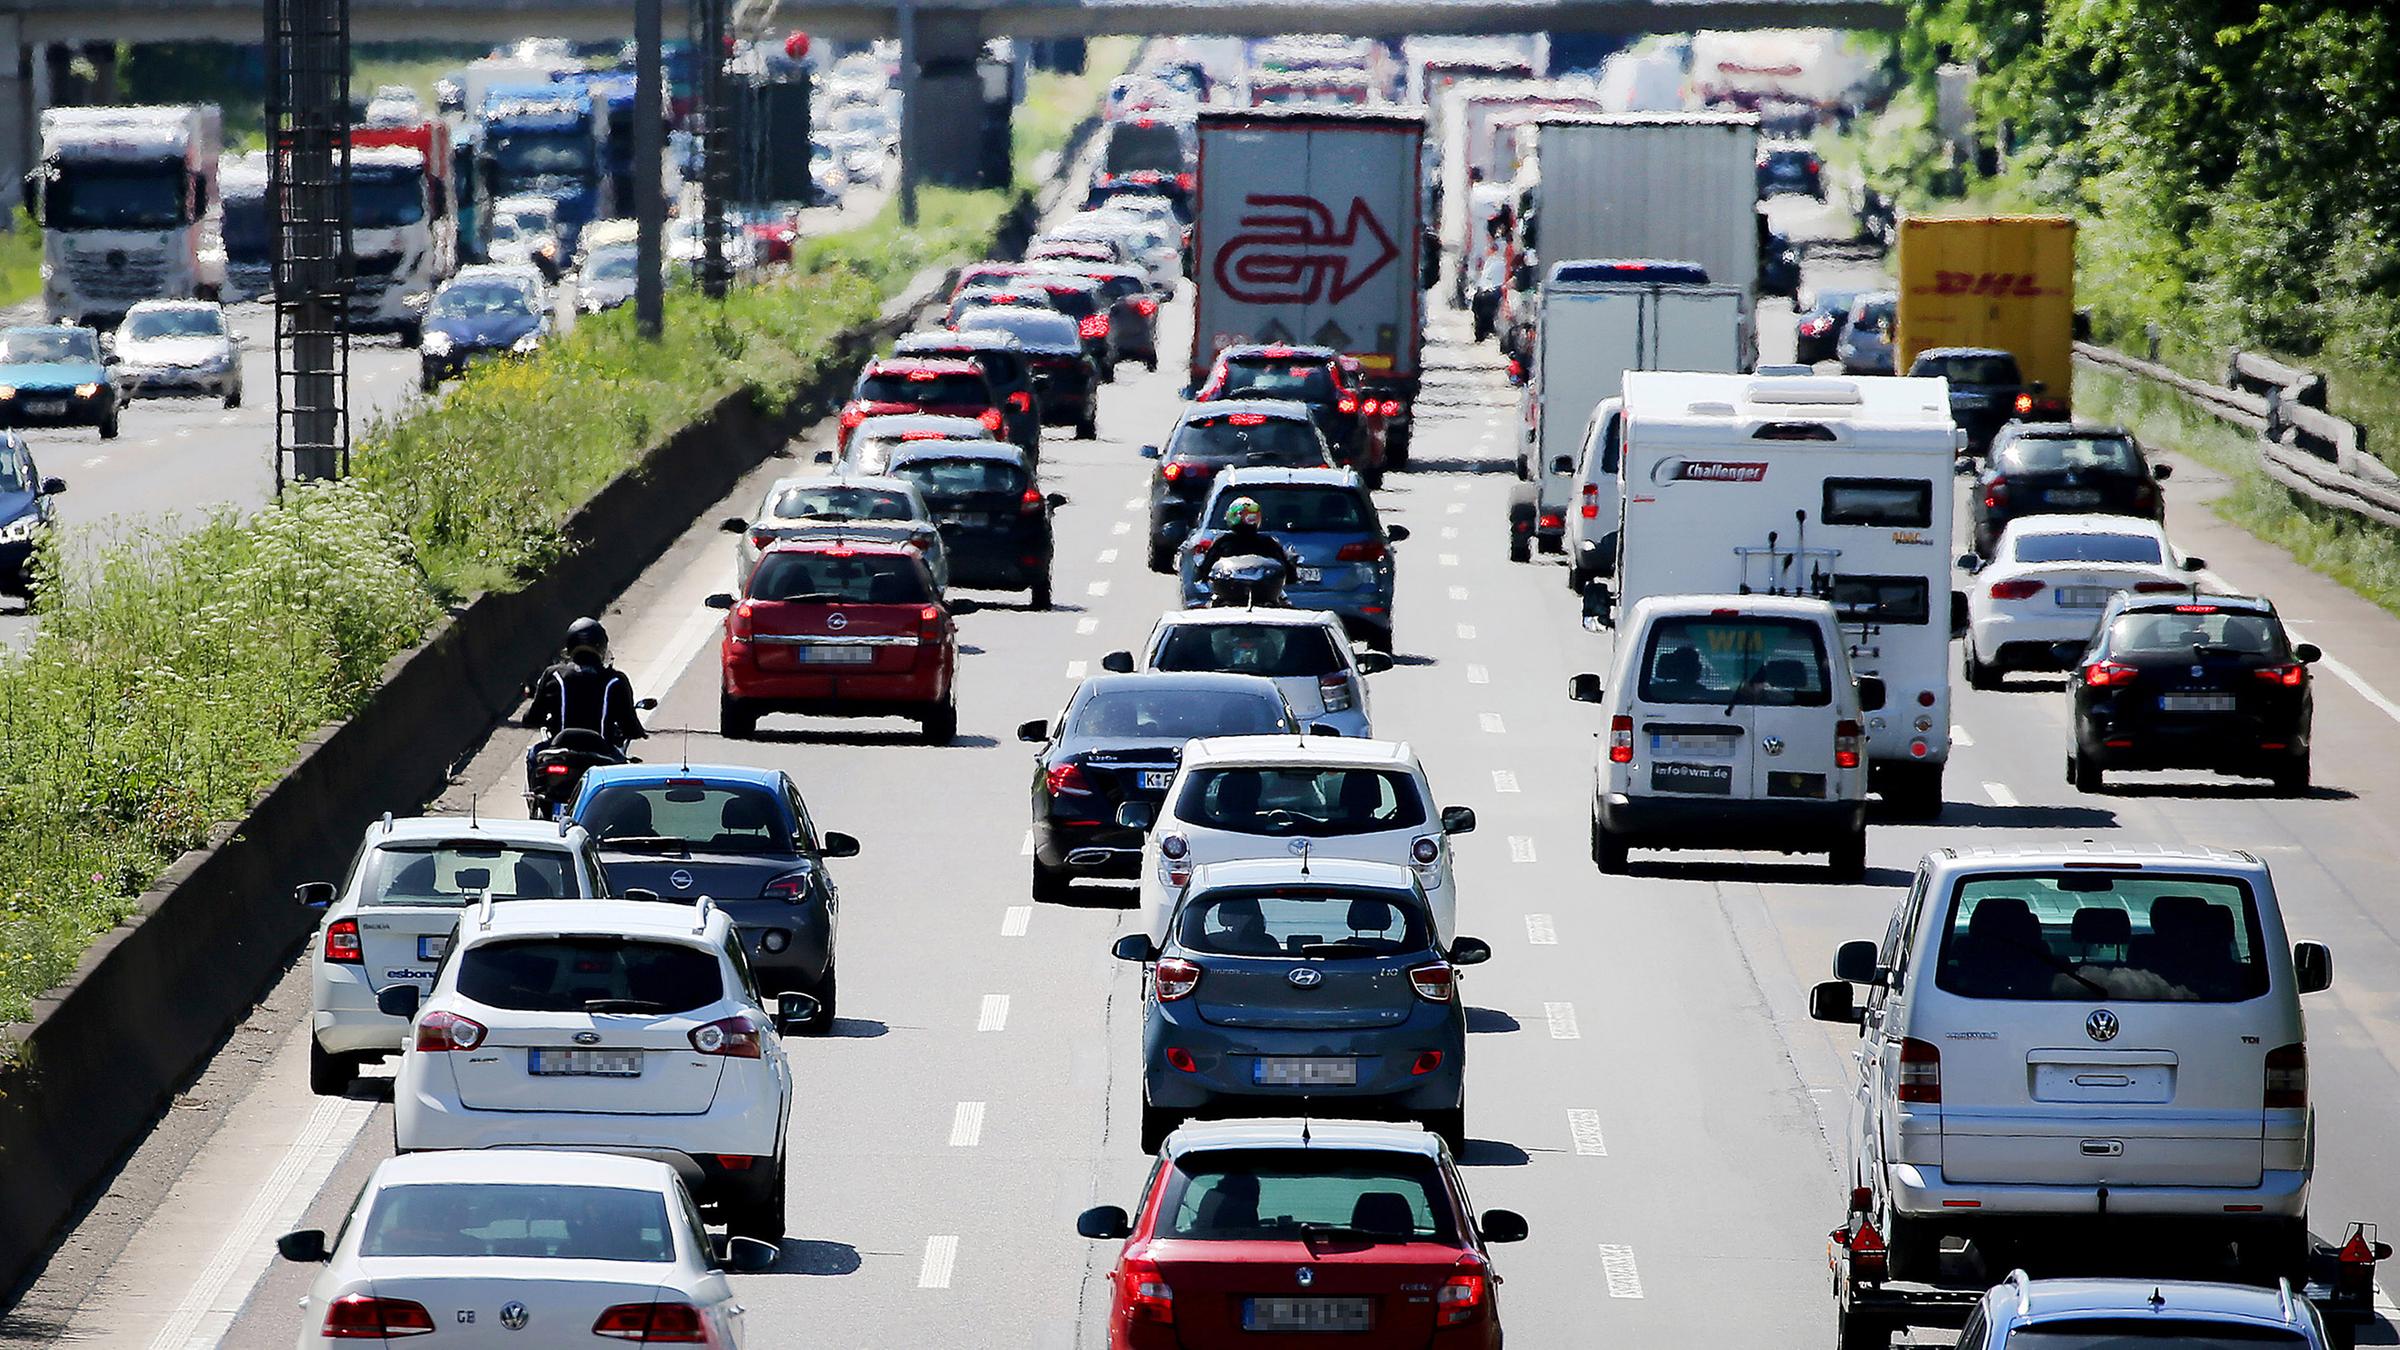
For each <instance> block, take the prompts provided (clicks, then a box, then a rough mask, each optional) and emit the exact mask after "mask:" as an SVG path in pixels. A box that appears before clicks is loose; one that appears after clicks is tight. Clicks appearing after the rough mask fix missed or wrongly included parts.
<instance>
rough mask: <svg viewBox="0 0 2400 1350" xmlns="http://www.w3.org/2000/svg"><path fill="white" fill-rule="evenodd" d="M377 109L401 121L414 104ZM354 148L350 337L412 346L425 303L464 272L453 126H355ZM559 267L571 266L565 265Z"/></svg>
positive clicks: (390, 103) (388, 102)
mask: <svg viewBox="0 0 2400 1350" xmlns="http://www.w3.org/2000/svg"><path fill="white" fill-rule="evenodd" d="M399 92H400V93H402V94H407V92H408V91H406V90H401V91H399ZM375 106H380V107H382V108H383V109H385V110H386V113H387V115H392V116H398V115H400V114H401V113H403V112H404V111H405V110H406V109H409V108H414V107H415V101H414V96H413V95H410V96H409V102H408V103H407V104H406V105H402V104H399V103H398V102H396V101H395V100H393V99H390V98H385V99H384V100H382V102H381V103H380V104H379V105H371V106H370V113H372V112H373V109H374V107H375ZM350 146H351V149H350V245H351V255H352V260H353V261H352V267H351V272H350V295H349V306H350V326H351V330H352V331H353V332H361V333H391V334H394V335H396V336H397V337H398V338H399V339H400V343H401V345H402V346H404V347H413V346H415V345H417V342H418V340H419V338H420V336H421V335H422V334H423V332H424V323H425V305H426V302H427V301H429V300H431V299H432V298H433V292H434V289H435V288H436V287H438V286H440V285H441V284H442V282H443V281H445V280H447V279H448V278H449V276H450V274H451V273H453V272H455V271H457V270H458V263H459V251H458V201H457V197H458V193H457V191H456V190H455V185H454V184H453V183H452V182H451V170H452V161H453V157H454V150H453V147H452V145H451V141H450V125H449V123H447V122H445V121H441V120H438V119H426V118H424V117H422V116H421V115H420V116H419V117H418V119H417V120H416V121H414V122H398V123H391V124H370V125H362V126H356V127H352V128H351V129H350ZM557 261H558V263H559V265H560V266H562V267H563V266H564V260H563V258H562V259H559V260H557ZM553 279H555V276H554V278H553Z"/></svg>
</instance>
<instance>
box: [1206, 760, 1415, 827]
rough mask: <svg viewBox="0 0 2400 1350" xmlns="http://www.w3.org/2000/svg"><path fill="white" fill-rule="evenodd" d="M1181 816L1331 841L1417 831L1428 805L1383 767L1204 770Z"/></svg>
mask: <svg viewBox="0 0 2400 1350" xmlns="http://www.w3.org/2000/svg"><path fill="white" fill-rule="evenodd" d="M1175 817H1176V819H1178V820H1182V821H1186V822H1188V823H1190V824H1192V825H1196V826H1200V827H1202V828H1205V829H1211V830H1229V831H1232V832H1233V833H1235V834H1257V835H1268V836H1273V837H1282V836H1286V835H1295V836H1296V835H1307V836H1310V837H1312V838H1326V837H1330V836H1336V835H1352V834H1380V833H1382V832H1383V831H1385V830H1411V829H1415V828H1416V827H1418V826H1420V825H1422V824H1424V823H1425V801H1424V799H1423V798H1422V797H1420V796H1419V795H1418V794H1417V785H1416V781H1415V780H1414V779H1412V778H1410V777H1409V776H1408V775H1406V774H1402V773H1393V772H1389V771H1386V770H1382V769H1333V768H1316V767H1313V766H1309V767H1292V768H1283V767H1261V768H1222V769H1202V770H1199V771H1198V772H1195V773H1192V774H1190V775H1188V781H1187V782H1186V783H1185V784H1184V787H1183V795H1182V797H1181V799H1179V800H1178V801H1177V802H1176V804H1175Z"/></svg>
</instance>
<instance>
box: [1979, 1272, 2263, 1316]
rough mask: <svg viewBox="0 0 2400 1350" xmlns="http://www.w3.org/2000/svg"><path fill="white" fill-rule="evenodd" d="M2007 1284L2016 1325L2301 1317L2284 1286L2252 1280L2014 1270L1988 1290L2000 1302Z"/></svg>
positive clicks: (2003, 1301)
mask: <svg viewBox="0 0 2400 1350" xmlns="http://www.w3.org/2000/svg"><path fill="white" fill-rule="evenodd" d="M2010 1286H2013V1287H2014V1290H2015V1292H2016V1296H2017V1297H2016V1303H2017V1307H2016V1311H2015V1313H2014V1315H2013V1316H2011V1318H2010V1322H2011V1324H2012V1325H2015V1326H2039V1325H2041V1324H2042V1323H2044V1322H2052V1321H2060V1320H2065V1319H2069V1318H2085V1317H2090V1316H2092V1315H2093V1314H2095V1313H2103V1314H2104V1313H2127V1314H2136V1315H2140V1316H2142V1317H2158V1316H2175V1317H2178V1318H2190V1317H2194V1316H2199V1317H2205V1318H2208V1319H2209V1320H2211V1321H2222V1322H2238V1323H2242V1324H2244V1325H2249V1326H2269V1327H2298V1326H2301V1325H2303V1324H2304V1323H2305V1321H2306V1317H2305V1316H2304V1315H2303V1314H2302V1313H2301V1312H2300V1310H2299V1306H2298V1303H2297V1301H2296V1300H2295V1298H2294V1296H2293V1295H2292V1293H2291V1291H2290V1290H2289V1289H2288V1288H2283V1287H2278V1288H2274V1289H2263V1288H2260V1287H2259V1286H2257V1285H2250V1284H2215V1283H2209V1282H2204V1281H2200V1280H2131V1279H2091V1278H2084V1279H2072V1278H2070V1279H2052V1280H2028V1279H2025V1278H2024V1276H2023V1275H2021V1274H2019V1275H2012V1276H2011V1277H2010V1278H2009V1282H2008V1285H2006V1286H2002V1287H2001V1288H1998V1289H1995V1290H1993V1291H1992V1292H1993V1294H1994V1296H1995V1297H1997V1298H1999V1299H2000V1300H2001V1301H2002V1303H2003V1306H2004V1307H2005V1304H2006V1301H2007V1299H2008V1291H2009V1287H2010Z"/></svg>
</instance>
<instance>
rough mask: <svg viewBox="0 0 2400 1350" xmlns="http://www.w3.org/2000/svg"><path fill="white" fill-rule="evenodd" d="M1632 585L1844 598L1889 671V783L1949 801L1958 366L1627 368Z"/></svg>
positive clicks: (1623, 530)
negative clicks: (1918, 369) (1954, 376)
mask: <svg viewBox="0 0 2400 1350" xmlns="http://www.w3.org/2000/svg"><path fill="white" fill-rule="evenodd" d="M1623 397H1624V424H1623V425H1624V432H1623V435H1624V451H1623V455H1622V460H1621V463H1620V464H1619V478H1620V481H1621V483H1622V485H1623V496H1624V506H1623V507H1622V509H1621V514H1620V516H1619V520H1618V525H1617V529H1618V554H1617V575H1616V589H1615V593H1614V594H1613V595H1611V594H1610V592H1609V590H1608V588H1607V587H1606V586H1605V585H1603V584H1599V583H1595V584H1594V585H1593V586H1591V587H1590V588H1589V589H1587V591H1586V592H1585V596H1586V613H1587V614H1593V615H1595V616H1600V615H1605V614H1606V613H1607V611H1608V610H1609V609H1610V608H1611V606H1612V605H1613V606H1614V607H1615V608H1616V610H1617V612H1624V609H1625V607H1627V606H1630V605H1632V604H1633V603H1634V602H1636V601H1639V600H1641V599H1644V598H1645V597H1649V596H1657V595H1696V594H1709V593H1728V594H1744V595H1798V596H1813V597H1817V598H1820V599H1826V600H1830V601H1832V602H1833V605H1834V608H1835V609H1836V610H1837V611H1839V613H1840V614H1841V617H1842V626H1843V630H1844V632H1846V633H1847V634H1848V635H1849V637H1850V662H1851V665H1852V666H1853V667H1854V668H1855V669H1856V670H1857V672H1858V673H1859V674H1862V675H1875V676H1879V677H1881V678H1882V680H1883V681H1884V684H1885V686H1886V687H1887V688H1888V690H1889V691H1890V700H1889V702H1888V704H1887V705H1886V706H1885V708H1884V709H1883V710H1882V711H1880V712H1877V713H1874V714H1872V715H1871V716H1870V717H1869V718H1868V721H1867V753H1868V759H1869V762H1870V764H1871V767H1872V770H1873V775H1874V777H1873V784H1874V789H1875V790H1876V791H1878V792H1880V793H1882V794H1883V797H1884V801H1885V803H1886V804H1887V806H1889V807H1890V808H1892V809H1893V810H1894V812H1895V813H1897V814H1901V815H1905V816H1909V817H1912V818H1919V819H1923V818H1929V817H1931V816H1932V815H1934V814H1936V813H1938V812H1939V811H1940V810H1941V801H1942V770H1943V767H1944V766H1945V765H1946V764H1947V763H1948V761H1949V758H1950V638H1951V634H1952V632H1953V631H1954V623H1955V619H1954V617H1953V616H1954V614H1955V612H1956V609H1957V605H1958V602H1957V601H1956V600H1954V599H1953V598H1952V595H1951V591H1950V568H1951V553H1952V549H1951V528H1952V507H1953V494H1952V491H1951V478H1952V463H1953V460H1954V457H1955V455H1956V454H1957V450H1958V435H1957V431H1956V428H1955V427H1953V426H1952V424H1951V421H1950V391H1949V385H1948V382H1947V381H1944V380H1920V379H1905V378H1893V377H1860V378H1817V377H1797V376H1752V375H1711V374H1692V373H1685V372H1665V371H1650V372H1639V373H1635V374H1630V375H1627V376H1626V377H1625V389H1624V396H1623Z"/></svg>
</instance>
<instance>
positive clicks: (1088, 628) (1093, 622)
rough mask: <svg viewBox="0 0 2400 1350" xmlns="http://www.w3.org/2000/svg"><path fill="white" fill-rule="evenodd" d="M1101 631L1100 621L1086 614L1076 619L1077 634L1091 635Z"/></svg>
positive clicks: (1081, 635) (1078, 635) (1079, 635)
mask: <svg viewBox="0 0 2400 1350" xmlns="http://www.w3.org/2000/svg"><path fill="white" fill-rule="evenodd" d="M1099 631H1100V621H1099V620H1098V619H1095V618H1093V617H1092V616H1091V615H1089V614H1086V615H1084V616H1083V617H1082V618H1080V619H1077V620H1076V621H1075V636H1077V637H1090V636H1091V635H1092V634H1094V633H1097V632H1099Z"/></svg>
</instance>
